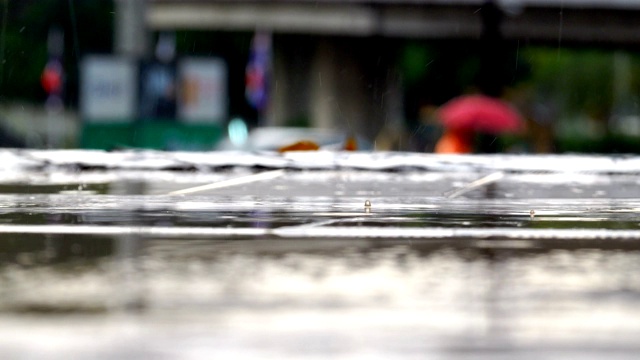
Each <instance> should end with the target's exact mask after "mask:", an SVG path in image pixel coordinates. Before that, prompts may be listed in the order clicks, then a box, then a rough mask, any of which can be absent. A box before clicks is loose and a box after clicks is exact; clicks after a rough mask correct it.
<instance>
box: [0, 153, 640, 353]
mask: <svg viewBox="0 0 640 360" xmlns="http://www.w3.org/2000/svg"><path fill="white" fill-rule="evenodd" d="M0 158H3V159H4V160H5V161H4V162H2V165H0V168H1V169H2V175H0V192H1V193H0V353H1V354H3V356H2V358H3V359H4V358H7V359H37V358H48V359H67V358H92V359H121V358H134V359H135V358H138V359H141V358H154V359H155V358H158V359H164V358H166V359H192V358H211V357H226V358H278V359H287V358H291V359H294V358H295V359H298V358H328V357H330V358H337V359H356V358H357V359H362V358H365V359H366V358H371V359H378V358H380V359H382V358H385V359H386V358H397V357H402V358H447V359H467V358H474V359H475V358H487V359H496V358H498V359H513V358H524V359H534V358H535V359H540V358H560V357H563V358H565V357H566V358H594V359H595V358H603V357H607V358H614V359H617V358H625V359H627V358H628V359H631V358H637V357H638V355H639V354H640V345H638V343H637V340H636V339H637V338H638V337H639V336H640V310H638V309H640V307H639V306H638V305H639V304H640V277H638V276H637V275H636V274H637V273H638V270H640V221H638V216H637V214H638V212H639V211H640V189H639V184H640V177H639V176H638V175H639V174H640V166H638V163H639V162H638V159H637V158H635V157H618V158H610V157H586V156H585V157H581V156H549V157H536V156H470V157H454V158H452V157H439V156H433V155H424V154H401V153H374V154H367V153H356V154H345V153H318V154H312V155H309V154H307V155H305V156H300V154H292V155H279V154H272V153H252V154H238V153H233V154H232V153H216V154H206V153H193V154H188V153H156V152H122V153H104V152H82V151H78V152H55V151H54V152H37V151H32V152H29V151H27V152H24V151H23V152H11V151H7V152H0ZM634 169H635V170H634ZM265 174H266V175H265ZM210 184H216V185H213V186H211V185H210ZM203 185H207V187H206V188H198V187H201V186H203ZM185 189H195V190H190V191H186V192H184V190H185ZM367 200H369V202H370V206H365V203H366V201H367ZM532 211H533V212H532Z"/></svg>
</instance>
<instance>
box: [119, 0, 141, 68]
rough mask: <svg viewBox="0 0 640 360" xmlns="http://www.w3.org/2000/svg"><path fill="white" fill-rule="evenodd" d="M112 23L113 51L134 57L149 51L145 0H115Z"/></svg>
mask: <svg viewBox="0 0 640 360" xmlns="http://www.w3.org/2000/svg"><path fill="white" fill-rule="evenodd" d="M115 13H116V14H115V24H114V33H115V34H114V41H115V44H114V52H115V53H116V54H120V55H125V56H130V57H132V58H134V59H140V58H142V57H144V56H145V55H146V54H147V53H148V51H149V42H150V41H149V34H148V31H147V24H146V0H116V1H115Z"/></svg>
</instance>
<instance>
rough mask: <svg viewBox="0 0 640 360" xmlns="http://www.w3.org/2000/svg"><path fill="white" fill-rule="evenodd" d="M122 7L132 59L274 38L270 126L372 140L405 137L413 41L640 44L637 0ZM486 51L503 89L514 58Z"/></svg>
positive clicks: (121, 42) (210, 2) (121, 34)
mask: <svg viewBox="0 0 640 360" xmlns="http://www.w3.org/2000/svg"><path fill="white" fill-rule="evenodd" d="M117 8H118V10H117V11H118V13H119V14H121V15H120V16H119V17H118V22H117V24H116V42H117V44H116V49H118V50H119V51H121V52H123V53H131V54H140V53H143V52H144V51H145V46H146V47H147V49H148V39H149V36H148V34H149V33H150V32H158V31H176V30H187V31H217V32H238V31H245V32H253V31H256V30H261V31H268V32H271V33H272V34H273V39H274V41H273V54H274V57H273V59H274V60H273V79H272V81H271V83H270V86H271V89H270V97H271V99H270V106H269V107H268V109H267V111H266V113H265V114H264V117H263V118H262V119H261V124H260V125H290V124H292V123H296V122H297V120H296V119H301V118H303V119H307V122H308V124H309V125H311V126H314V127H322V128H338V129H343V130H344V131H351V132H356V133H358V134H361V135H364V136H366V137H368V138H370V139H372V140H373V139H375V138H376V136H377V135H378V134H379V133H381V131H382V132H385V131H386V132H388V133H394V132H395V133H397V132H402V131H403V130H404V129H403V126H404V124H405V119H404V118H405V117H406V113H405V111H404V110H405V109H404V106H405V104H406V101H405V99H404V98H403V97H404V95H405V92H404V89H405V84H404V83H403V77H402V76H401V74H400V72H399V71H397V69H398V56H397V55H398V52H399V51H400V48H399V44H400V42H401V41H402V40H403V39H429V40H447V39H451V40H465V39H467V40H469V39H470V40H481V39H482V38H483V36H485V35H486V34H487V32H491V31H493V32H494V33H495V36H496V37H498V39H499V40H500V41H502V40H504V41H512V42H513V41H517V42H518V46H519V45H520V42H522V43H523V45H524V44H544V45H548V46H557V47H558V48H560V47H566V46H574V45H578V46H579V45H580V44H587V43H588V44H598V45H600V46H605V47H606V46H634V45H635V44H639V43H640V23H638V22H637V21H636V19H637V16H638V15H639V14H640V2H637V1H632V0H609V1H606V0H502V1H498V0H496V1H486V0H448V1H444V0H348V1H334V0H313V1H311V0H281V1H266V0H242V1H226V0H198V1H188V0H187V1H178V0H148V1H144V0H133V1H124V0H118V1H117ZM490 8H493V9H497V12H496V14H495V15H494V16H490V15H488V14H489V9H490ZM140 18H144V19H145V22H144V25H145V27H144V28H142V27H141V26H140V23H139V22H137V21H136V19H140ZM118 29H119V30H118ZM490 36H494V35H490ZM137 39H142V40H140V41H137ZM451 44H452V46H457V44H458V43H456V42H452V43H451ZM486 44H487V46H483V48H484V49H485V50H486V52H487V54H488V55H487V56H488V57H487V58H486V59H483V60H482V61H485V63H487V64H494V65H493V68H492V67H491V66H488V67H489V69H488V70H487V69H484V70H483V71H486V72H488V74H485V75H483V76H485V77H488V79H489V81H488V82H489V83H491V82H492V81H493V83H494V84H493V85H495V83H497V87H498V88H499V87H500V86H501V85H502V84H500V80H497V79H499V78H500V76H498V75H496V74H492V72H495V71H500V66H501V65H500V64H501V61H504V59H500V56H501V54H499V52H498V53H496V51H495V49H499V48H500V45H499V44H498V45H497V47H495V46H494V45H495V44H494V45H491V43H486ZM492 46H493V47H492ZM502 55H503V54H502ZM492 56H493V57H492ZM427 65H428V64H425V66H427ZM383 129H384V130H383Z"/></svg>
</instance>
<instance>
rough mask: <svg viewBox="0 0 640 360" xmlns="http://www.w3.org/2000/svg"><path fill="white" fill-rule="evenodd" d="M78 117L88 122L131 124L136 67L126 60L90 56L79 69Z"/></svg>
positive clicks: (134, 114) (135, 101) (135, 96)
mask: <svg viewBox="0 0 640 360" xmlns="http://www.w3.org/2000/svg"><path fill="white" fill-rule="evenodd" d="M80 71H81V72H80V113H81V115H82V118H83V119H84V120H85V121H88V122H94V123H95V122H123V121H133V120H134V119H135V117H136V106H137V83H138V67H137V65H136V63H135V62H134V61H132V60H130V59H126V58H119V57H113V56H90V57H87V58H85V59H84V60H83V61H82V64H81V68H80Z"/></svg>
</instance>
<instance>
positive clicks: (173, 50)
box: [0, 0, 640, 153]
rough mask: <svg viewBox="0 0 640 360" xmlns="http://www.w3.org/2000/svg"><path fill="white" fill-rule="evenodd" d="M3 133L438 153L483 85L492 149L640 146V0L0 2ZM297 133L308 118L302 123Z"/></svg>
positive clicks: (184, 144)
mask: <svg viewBox="0 0 640 360" xmlns="http://www.w3.org/2000/svg"><path fill="white" fill-rule="evenodd" d="M0 12H1V16H0V19H1V21H2V23H1V28H0V145H1V146H4V147H32V148H95V149H109V150H110V149H119V148H152V149H162V150H213V149H234V148H236V149H262V148H265V149H266V148H277V147H278V146H281V145H283V144H286V143H291V142H295V141H298V140H301V139H303V138H305V139H306V138H309V139H313V140H316V141H318V142H321V143H327V144H329V143H333V142H336V141H338V142H339V141H341V140H343V139H344V138H345V137H347V136H353V137H355V138H357V139H358V144H359V148H360V149H374V150H403V151H418V152H432V151H434V148H435V144H436V142H437V141H438V138H439V137H440V135H441V134H442V133H443V129H442V126H441V124H440V122H439V121H438V114H439V113H438V109H439V108H440V107H441V106H442V105H443V104H446V103H447V102H448V101H450V100H451V99H455V98H457V97H459V96H461V95H467V94H478V93H479V94H484V95H487V96H490V97H493V98H497V99H500V100H501V101H504V102H506V103H508V104H510V106H513V107H514V108H515V109H516V110H517V112H518V113H519V114H520V115H521V116H522V119H523V122H524V123H525V126H524V131H522V132H519V133H514V134H495V136H492V137H491V139H490V142H491V143H494V142H495V143H496V144H498V146H495V147H494V150H495V151H504V152H526V153H563V152H590V153H638V152H640V117H639V114H640V108H639V105H638V104H639V103H638V100H639V97H640V56H639V54H640V53H639V51H638V50H639V46H638V45H639V44H640V23H639V22H637V21H636V20H637V18H638V16H640V2H637V1H633V0H606V1H605V0H502V1H498V0H495V1H484V0H450V1H443V0H411V1H410V0H375V1H373V0H372V1H367V0H349V1H333V0H314V1H310V0H280V1H267V0H253V1H250V0H246V1H245V0H243V1H224V0H199V1H196V0H193V1H177V0H174V1H172V0H128V1H127V0H117V1H106V0H105V1H100V0H83V1H78V0H38V1H36V0H21V1H17V0H0ZM292 130H295V131H292Z"/></svg>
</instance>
